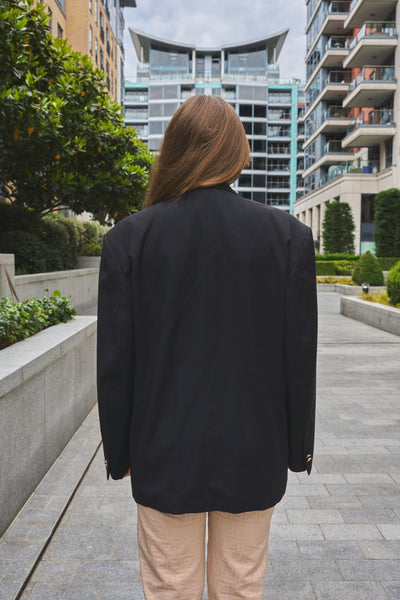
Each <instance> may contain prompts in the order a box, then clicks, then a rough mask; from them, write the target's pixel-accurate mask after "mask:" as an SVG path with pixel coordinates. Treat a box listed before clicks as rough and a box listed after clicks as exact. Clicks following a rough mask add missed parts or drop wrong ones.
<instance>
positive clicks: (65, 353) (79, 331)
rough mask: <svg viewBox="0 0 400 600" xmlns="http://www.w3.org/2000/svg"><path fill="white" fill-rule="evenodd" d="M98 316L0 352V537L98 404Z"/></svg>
mask: <svg viewBox="0 0 400 600" xmlns="http://www.w3.org/2000/svg"><path fill="white" fill-rule="evenodd" d="M95 354H96V317H93V316H78V317H74V318H73V319H72V320H70V321H68V322H67V323H60V324H58V325H53V326H52V327H49V328H48V329H45V330H43V331H40V332H39V333H37V334H35V335H33V336H32V337H30V338H27V339H26V340H23V341H21V342H17V343H16V344H13V345H12V346H9V347H8V348H4V349H3V350H1V351H0V452H1V457H2V460H1V462H0V535H2V534H3V533H4V531H5V529H6V528H7V527H8V525H9V524H10V523H11V521H12V520H13V519H14V517H15V516H16V514H17V513H18V511H19V510H20V508H21V507H22V506H23V504H24V502H25V501H26V500H27V498H28V497H29V496H30V494H31V493H32V492H33V490H34V489H35V487H36V486H37V485H38V483H39V482H40V480H41V479H42V478H43V477H44V475H45V474H46V473H47V471H48V470H49V468H50V467H51V465H52V464H53V462H54V461H55V460H56V458H57V456H58V455H59V454H60V452H61V451H62V450H63V448H64V447H65V445H66V444H67V443H68V441H69V440H70V439H71V437H72V436H73V434H74V433H75V431H76V430H77V428H78V427H79V425H80V424H81V423H82V421H83V420H84V419H85V417H86V416H87V415H88V413H89V411H90V410H91V409H92V408H93V406H94V405H95V403H96V374H95V370H96V364H95V360H96V359H95Z"/></svg>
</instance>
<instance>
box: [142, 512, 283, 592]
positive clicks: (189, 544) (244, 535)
mask: <svg viewBox="0 0 400 600" xmlns="http://www.w3.org/2000/svg"><path fill="white" fill-rule="evenodd" d="M137 509H138V523H137V526H138V547H139V561H140V572H141V577H142V584H143V590H144V595H145V598H146V600H202V598H203V592H204V578H205V563H206V560H205V539H206V515H207V513H205V512H204V513H187V514H183V515H172V514H168V513H162V512H159V511H157V510H154V509H152V508H148V507H146V506H142V505H140V504H138V505H137ZM273 510H274V507H272V508H269V509H267V510H262V511H251V512H244V513H238V514H233V513H227V512H219V511H212V512H209V513H208V545H207V588H208V600H233V599H236V598H240V599H243V600H262V597H263V592H264V577H265V570H266V567H267V556H268V538H269V530H270V521H271V517H272V513H273Z"/></svg>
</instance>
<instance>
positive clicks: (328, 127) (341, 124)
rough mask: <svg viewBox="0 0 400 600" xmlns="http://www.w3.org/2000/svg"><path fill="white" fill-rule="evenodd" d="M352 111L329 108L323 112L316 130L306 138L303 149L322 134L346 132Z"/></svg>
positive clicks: (340, 107)
mask: <svg viewBox="0 0 400 600" xmlns="http://www.w3.org/2000/svg"><path fill="white" fill-rule="evenodd" d="M351 113H352V109H350V108H343V107H342V106H330V107H329V108H328V110H326V111H324V113H323V116H322V119H321V120H320V121H319V122H318V124H317V127H316V129H315V130H314V131H313V132H312V133H311V135H310V136H309V137H308V138H307V141H306V142H305V144H304V147H307V146H308V145H309V144H311V143H312V142H313V141H314V140H315V138H317V137H318V136H319V135H321V134H322V133H325V134H326V133H334V132H335V131H339V130H343V131H346V129H347V128H348V126H349V125H350V123H351V121H352V118H353V117H352V114H351Z"/></svg>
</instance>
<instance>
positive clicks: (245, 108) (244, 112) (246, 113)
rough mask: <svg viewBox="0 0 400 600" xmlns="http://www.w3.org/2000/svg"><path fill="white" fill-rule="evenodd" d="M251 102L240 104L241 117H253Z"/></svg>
mask: <svg viewBox="0 0 400 600" xmlns="http://www.w3.org/2000/svg"><path fill="white" fill-rule="evenodd" d="M251 108H252V107H251V104H240V105H239V115H240V116H241V117H251V116H252V114H251Z"/></svg>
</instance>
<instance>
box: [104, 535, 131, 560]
mask: <svg viewBox="0 0 400 600" xmlns="http://www.w3.org/2000/svg"><path fill="white" fill-rule="evenodd" d="M96 543H100V544H101V543H102V542H96ZM103 543H104V542H103ZM113 544H114V549H113V552H112V559H113V560H124V559H125V560H139V550H138V545H137V541H136V537H135V539H134V540H131V541H119V542H113Z"/></svg>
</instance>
